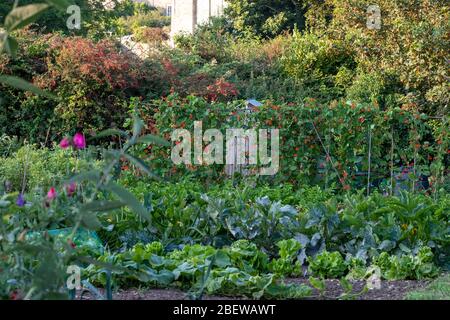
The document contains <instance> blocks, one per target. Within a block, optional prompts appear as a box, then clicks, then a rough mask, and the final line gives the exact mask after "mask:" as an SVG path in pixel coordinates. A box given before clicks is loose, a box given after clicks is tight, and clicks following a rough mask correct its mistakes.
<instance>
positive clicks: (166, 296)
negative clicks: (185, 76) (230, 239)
mask: <svg viewBox="0 0 450 320" xmlns="http://www.w3.org/2000/svg"><path fill="white" fill-rule="evenodd" d="M286 283H295V284H306V285H308V284H309V283H308V280H307V279H303V278H298V279H287V280H286ZM429 283H430V281H413V280H404V281H382V282H381V288H380V289H372V290H369V291H368V292H366V293H364V294H361V295H356V296H355V297H354V299H356V300H403V299H404V298H405V296H406V294H407V293H408V292H410V291H415V290H418V289H421V288H424V287H426V286H427V285H428V284H429ZM365 284H366V283H365V282H364V281H354V282H352V285H353V293H359V292H361V290H362V289H363V287H364V285H365ZM342 294H343V290H342V287H341V285H340V283H339V280H326V291H325V294H324V296H320V294H319V292H318V291H317V290H315V289H314V290H313V296H312V297H309V298H307V300H311V299H312V300H315V299H319V300H322V299H325V300H330V299H331V300H334V299H339V297H340V296H341V295H342ZM77 299H80V296H79V295H77ZM83 299H87V300H90V299H93V298H92V295H90V294H89V293H87V294H84V295H83ZM187 299H189V298H188V297H187V294H186V292H183V291H181V290H178V289H127V290H119V291H118V292H115V293H114V294H113V300H187ZM203 299H204V300H245V299H247V298H245V297H224V296H208V295H206V296H204V297H203Z"/></svg>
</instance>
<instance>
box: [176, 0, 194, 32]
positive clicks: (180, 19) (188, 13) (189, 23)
mask: <svg viewBox="0 0 450 320" xmlns="http://www.w3.org/2000/svg"><path fill="white" fill-rule="evenodd" d="M195 3H196V1H195V0H173V4H172V8H173V9H172V27H171V33H172V34H173V35H175V34H177V33H180V32H187V33H192V32H193V31H194V23H195V22H194V21H195V20H196V11H197V8H196V6H195Z"/></svg>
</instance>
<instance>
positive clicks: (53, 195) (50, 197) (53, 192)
mask: <svg viewBox="0 0 450 320" xmlns="http://www.w3.org/2000/svg"><path fill="white" fill-rule="evenodd" d="M56 196H57V194H56V190H55V188H54V187H51V188H50V190H49V191H48V192H47V199H48V200H53V199H55V198H56Z"/></svg>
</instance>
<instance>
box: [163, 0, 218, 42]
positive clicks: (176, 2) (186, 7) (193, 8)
mask: <svg viewBox="0 0 450 320" xmlns="http://www.w3.org/2000/svg"><path fill="white" fill-rule="evenodd" d="M172 1H173V5H172V8H173V13H172V31H171V33H172V36H173V35H176V34H177V33H180V32H185V33H192V32H194V30H195V27H196V26H197V25H199V24H202V23H206V22H208V20H209V18H211V17H214V16H219V15H221V14H222V13H223V9H224V7H225V6H226V2H225V0H172Z"/></svg>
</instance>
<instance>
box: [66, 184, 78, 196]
mask: <svg viewBox="0 0 450 320" xmlns="http://www.w3.org/2000/svg"><path fill="white" fill-rule="evenodd" d="M66 191H67V195H68V196H69V197H71V196H72V195H73V194H74V193H75V191H77V184H76V183H75V182H71V183H70V184H69V185H68V186H66Z"/></svg>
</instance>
